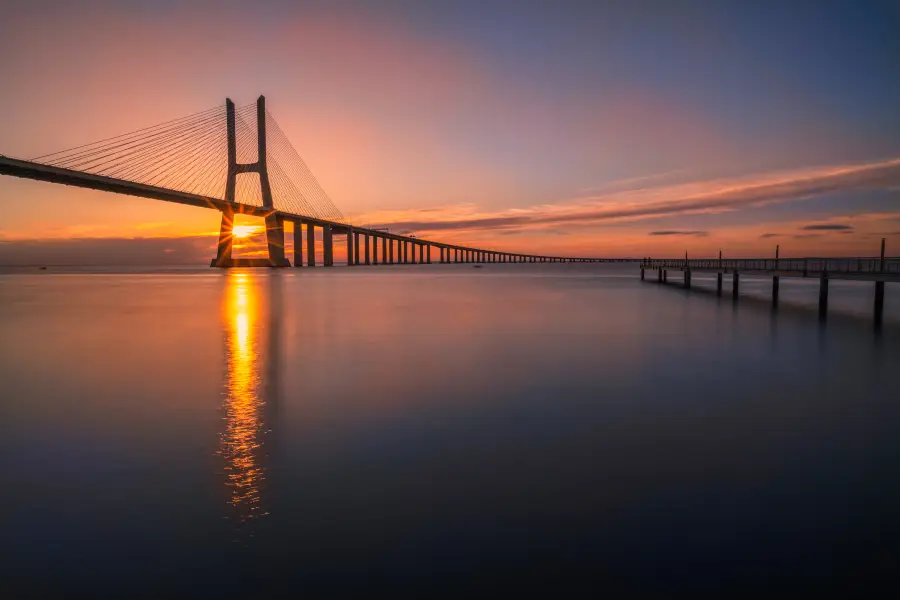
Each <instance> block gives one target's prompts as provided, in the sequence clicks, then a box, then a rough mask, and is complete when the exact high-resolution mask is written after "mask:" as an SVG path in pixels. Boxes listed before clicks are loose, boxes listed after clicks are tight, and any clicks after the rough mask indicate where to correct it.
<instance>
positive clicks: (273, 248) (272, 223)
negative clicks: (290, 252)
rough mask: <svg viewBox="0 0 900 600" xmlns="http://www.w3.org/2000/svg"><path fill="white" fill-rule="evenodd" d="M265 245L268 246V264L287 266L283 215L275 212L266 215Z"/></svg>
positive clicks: (288, 264) (289, 264)
mask: <svg viewBox="0 0 900 600" xmlns="http://www.w3.org/2000/svg"><path fill="white" fill-rule="evenodd" d="M266 245H267V246H268V248H269V265H271V266H273V267H289V266H291V263H289V262H288V260H287V259H286V258H285V256H284V217H282V216H281V215H277V214H275V213H272V214H270V215H269V216H267V217H266Z"/></svg>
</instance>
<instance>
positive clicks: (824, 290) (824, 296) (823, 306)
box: [819, 272, 828, 321]
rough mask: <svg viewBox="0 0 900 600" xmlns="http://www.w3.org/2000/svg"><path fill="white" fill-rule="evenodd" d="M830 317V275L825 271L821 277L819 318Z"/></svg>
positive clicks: (822, 319)
mask: <svg viewBox="0 0 900 600" xmlns="http://www.w3.org/2000/svg"><path fill="white" fill-rule="evenodd" d="M827 317H828V276H827V275H826V274H825V273H824V272H823V273H822V276H821V277H820V278H819V320H820V321H824V320H825V319H826V318H827Z"/></svg>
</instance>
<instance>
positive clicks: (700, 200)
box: [359, 158, 900, 232]
mask: <svg viewBox="0 0 900 600" xmlns="http://www.w3.org/2000/svg"><path fill="white" fill-rule="evenodd" d="M634 183H638V184H639V183H644V182H643V181H641V180H637V181H635V182H634ZM897 185H900V158H895V159H890V160H885V161H878V162H871V163H864V164H857V165H832V166H825V167H815V168H807V169H796V170H791V171H779V172H774V173H764V174H757V175H752V176H746V177H739V178H732V179H714V180H708V181H696V182H689V183H679V184H668V185H658V186H651V187H637V188H634V189H627V190H624V191H612V192H608V193H605V194H594V195H590V196H585V197H580V198H576V199H574V200H571V201H569V202H563V203H558V204H547V205H538V206H533V207H529V208H523V209H513V210H506V211H500V212H493V213H485V212H478V211H477V210H476V209H475V207H474V206H472V205H462V206H451V207H445V208H443V209H440V210H428V211H422V210H418V211H406V212H403V211H401V212H395V213H371V214H367V215H361V216H360V217H359V220H360V221H364V222H367V223H372V224H374V225H375V226H379V227H389V228H391V229H395V230H397V231H400V232H406V231H413V232H444V231H473V230H486V229H491V230H496V229H513V230H534V229H541V228H546V227H550V226H555V227H558V226H566V225H580V226H584V225H601V224H604V223H610V222H621V221H639V220H645V219H654V218H658V217H664V216H673V215H686V214H699V213H716V212H722V211H731V210H739V209H741V208H745V207H748V206H757V205H762V204H768V203H773V202H789V201H794V200H804V199H808V198H812V197H815V196H821V195H825V194H830V193H835V192H849V191H859V190H867V189H890V188H892V187H895V186H897Z"/></svg>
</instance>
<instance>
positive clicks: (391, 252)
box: [385, 238, 394, 265]
mask: <svg viewBox="0 0 900 600" xmlns="http://www.w3.org/2000/svg"><path fill="white" fill-rule="evenodd" d="M385 241H386V242H387V247H388V264H389V265H392V264H394V240H393V238H386V239H385Z"/></svg>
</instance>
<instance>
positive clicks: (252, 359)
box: [219, 272, 277, 536]
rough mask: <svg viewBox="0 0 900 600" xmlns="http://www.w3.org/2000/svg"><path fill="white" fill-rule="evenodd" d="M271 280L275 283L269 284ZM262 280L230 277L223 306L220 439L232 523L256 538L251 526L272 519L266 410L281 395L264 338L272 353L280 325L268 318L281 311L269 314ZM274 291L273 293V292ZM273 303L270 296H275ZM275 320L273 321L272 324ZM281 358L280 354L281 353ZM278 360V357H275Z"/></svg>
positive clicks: (229, 275) (251, 276)
mask: <svg viewBox="0 0 900 600" xmlns="http://www.w3.org/2000/svg"><path fill="white" fill-rule="evenodd" d="M270 279H272V278H270ZM260 281H261V279H260V278H259V277H257V276H253V275H250V274H248V273H241V272H231V273H229V274H228V275H227V280H226V285H225V298H224V302H223V311H222V316H223V321H224V323H223V324H224V330H225V358H226V365H227V368H226V381H225V401H224V404H223V410H224V421H225V428H224V430H223V431H222V433H221V440H220V450H219V452H220V454H221V455H222V457H223V459H224V463H225V464H224V474H225V485H226V486H227V489H228V504H229V505H230V508H231V510H230V511H229V518H230V519H231V520H233V521H234V523H235V525H236V526H237V527H238V529H245V530H247V532H248V535H251V536H252V527H249V525H250V524H251V523H252V522H253V521H254V520H255V519H258V518H260V517H262V516H265V515H267V514H268V512H267V509H266V506H265V501H264V489H263V488H264V484H265V481H266V458H267V454H268V452H267V447H266V446H267V437H268V433H269V429H268V427H270V426H271V423H267V421H269V420H270V419H267V416H269V415H270V414H271V411H270V410H269V409H268V407H267V404H273V405H274V403H275V396H276V395H277V372H276V371H274V364H275V362H276V361H274V360H272V361H268V362H269V366H268V370H267V371H266V372H264V371H263V368H264V367H263V365H264V364H266V363H267V361H266V360H265V358H266V357H265V356H264V355H265V354H268V352H264V351H263V348H264V346H263V338H264V337H268V338H269V344H268V348H267V349H268V350H271V349H272V348H271V346H272V344H273V343H276V344H277V336H276V335H274V332H275V331H276V330H277V323H272V322H268V323H265V318H264V317H265V314H266V313H268V315H269V316H270V317H271V318H274V316H275V313H276V312H277V311H273V310H266V307H265V306H263V304H264V302H263V301H264V294H261V293H260V288H259V286H260ZM270 291H271V290H270ZM270 297H271V296H270ZM270 320H271V319H270ZM276 354H277V352H276ZM273 359H274V357H273Z"/></svg>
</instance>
